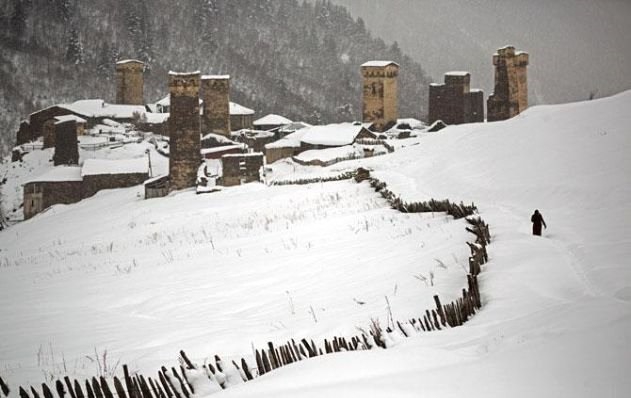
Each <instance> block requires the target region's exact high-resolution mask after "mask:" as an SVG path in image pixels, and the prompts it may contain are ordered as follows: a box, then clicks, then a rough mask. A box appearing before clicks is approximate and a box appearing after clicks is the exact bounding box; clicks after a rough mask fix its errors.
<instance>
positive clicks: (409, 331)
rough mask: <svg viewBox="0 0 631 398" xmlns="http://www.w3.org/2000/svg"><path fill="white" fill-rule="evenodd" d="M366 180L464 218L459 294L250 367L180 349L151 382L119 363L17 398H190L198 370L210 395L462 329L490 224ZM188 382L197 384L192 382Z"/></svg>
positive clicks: (476, 301)
mask: <svg viewBox="0 0 631 398" xmlns="http://www.w3.org/2000/svg"><path fill="white" fill-rule="evenodd" d="M352 174H359V173H352ZM351 176H352V175H351ZM368 179H369V180H370V184H371V186H372V187H373V188H375V191H376V192H379V193H380V194H381V195H382V196H383V197H384V198H386V199H387V200H388V202H389V203H390V205H391V206H392V208H394V209H397V210H399V211H402V212H406V213H409V212H425V211H432V212H433V211H441V212H447V213H448V214H451V215H452V216H453V217H454V218H462V217H466V221H467V223H468V224H469V226H468V227H467V228H466V229H467V231H469V232H471V233H472V234H473V235H474V236H475V242H473V243H471V242H467V245H468V246H469V248H470V250H471V256H470V257H469V273H468V275H467V280H466V287H465V288H463V289H462V294H461V295H460V297H459V298H458V299H456V300H453V301H451V302H450V303H447V304H442V303H441V300H440V298H439V296H438V295H436V296H434V304H435V308H432V309H426V310H425V311H424V312H421V314H420V315H419V316H418V317H416V318H413V319H408V320H404V321H394V320H391V322H390V324H389V325H388V326H387V327H386V328H385V329H384V328H382V327H381V326H380V324H379V322H378V321H377V320H372V322H371V324H370V325H369V327H367V328H363V329H362V328H359V329H358V331H359V333H357V334H356V335H354V336H350V337H349V336H347V337H340V336H333V337H332V338H328V339H324V340H323V341H320V342H318V343H316V342H315V341H314V340H313V339H309V340H307V339H305V338H303V339H301V340H300V341H296V340H294V339H291V340H289V341H287V342H285V343H283V344H280V345H275V344H274V343H272V342H268V343H267V346H266V347H259V348H255V349H254V352H253V354H254V362H255V363H254V362H253V363H252V365H254V366H251V365H250V364H249V363H248V362H247V361H246V359H245V358H240V361H235V360H232V361H231V362H230V363H228V364H226V363H225V362H224V361H223V360H222V359H221V358H220V357H219V356H218V355H215V356H214V364H212V363H204V364H203V365H200V364H195V363H193V362H192V361H191V360H190V359H189V357H188V356H187V355H186V353H185V352H184V351H180V355H179V362H180V365H179V366H178V367H171V368H170V369H168V368H167V367H166V366H162V367H161V368H160V369H159V370H158V372H157V376H156V377H154V378H152V377H145V376H144V375H142V374H140V373H138V372H135V373H133V374H132V373H130V372H129V369H128V367H127V365H123V376H122V379H119V378H118V377H117V376H114V377H112V378H110V379H109V380H108V379H107V378H105V377H102V376H101V377H99V378H96V377H93V378H92V379H89V380H84V381H83V382H80V381H79V380H76V379H75V380H71V379H70V378H69V377H68V376H65V377H64V378H63V380H61V379H59V380H57V381H56V382H55V384H54V386H49V385H48V384H46V383H42V385H41V388H40V389H37V388H35V387H33V386H29V387H28V388H27V387H23V386H20V387H19V388H18V394H19V396H20V398H55V396H54V394H53V391H55V392H56V393H57V396H58V398H115V397H118V398H192V397H193V396H194V395H195V391H196V389H197V388H198V387H199V386H198V385H196V383H199V378H198V377H195V378H193V377H191V376H193V373H192V372H196V374H197V375H199V372H203V374H204V375H205V378H207V380H208V382H209V383H211V385H212V387H213V388H215V391H219V390H221V389H225V388H228V387H230V386H232V385H235V384H239V383H243V382H247V381H250V380H253V379H254V378H256V377H259V376H262V375H264V374H266V373H269V372H271V371H273V370H275V369H278V368H280V367H283V366H286V365H289V364H292V363H294V362H299V361H302V360H305V359H309V358H313V357H317V356H321V355H327V354H332V353H337V352H341V351H357V350H371V349H375V348H377V347H378V348H383V349H386V348H388V344H387V341H388V340H389V339H386V338H385V336H386V334H392V333H397V334H398V335H399V336H402V337H411V336H412V335H414V334H419V333H424V332H433V331H437V330H442V329H445V328H453V327H458V326H461V325H463V324H464V323H465V322H467V321H468V320H469V319H470V318H471V317H472V316H473V315H474V314H475V313H476V312H477V311H478V310H480V309H481V308H482V301H481V298H480V288H479V284H478V275H479V274H480V272H481V267H482V265H484V264H485V263H486V262H487V261H488V254H487V249H486V247H487V245H489V244H490V243H491V236H490V233H489V226H488V225H487V224H486V223H485V222H484V221H483V220H482V219H481V218H480V217H473V215H474V214H475V212H476V208H475V206H474V205H463V204H462V203H461V204H455V203H452V202H449V201H447V200H445V201H434V200H432V201H429V202H415V203H404V202H402V201H401V200H400V198H399V196H397V195H395V194H394V193H392V192H390V191H388V190H387V189H386V184H385V183H383V182H381V181H378V180H376V179H374V178H368ZM317 182H320V181H317ZM279 185H282V184H279ZM190 380H197V382H191V381H190ZM206 387H208V386H206ZM211 390H212V388H211ZM0 391H1V392H2V394H3V395H4V396H5V397H9V394H10V392H11V389H10V388H9V386H8V385H7V384H6V383H5V381H4V380H3V379H2V377H0ZM205 391H208V388H205Z"/></svg>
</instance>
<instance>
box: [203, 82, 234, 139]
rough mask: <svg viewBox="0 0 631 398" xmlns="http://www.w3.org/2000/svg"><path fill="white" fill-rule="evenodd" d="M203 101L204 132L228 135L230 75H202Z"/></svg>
mask: <svg viewBox="0 0 631 398" xmlns="http://www.w3.org/2000/svg"><path fill="white" fill-rule="evenodd" d="M201 95H202V100H203V101H204V113H203V119H202V120H203V123H202V124H203V126H202V128H203V129H204V133H216V134H221V135H225V136H226V137H229V136H230V76H228V75H204V76H202V80H201Z"/></svg>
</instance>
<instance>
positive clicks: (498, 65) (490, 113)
mask: <svg viewBox="0 0 631 398" xmlns="http://www.w3.org/2000/svg"><path fill="white" fill-rule="evenodd" d="M493 65H494V66H495V90H494V92H493V94H491V95H490V96H489V99H488V101H487V120H488V121H489V122H493V121H496V120H506V119H510V118H512V117H513V116H516V115H518V114H520V113H521V112H523V111H524V110H526V108H528V78H527V74H526V67H527V66H528V53H526V52H523V51H517V52H516V51H515V47H512V46H507V47H504V48H500V49H499V50H497V53H495V54H493Z"/></svg>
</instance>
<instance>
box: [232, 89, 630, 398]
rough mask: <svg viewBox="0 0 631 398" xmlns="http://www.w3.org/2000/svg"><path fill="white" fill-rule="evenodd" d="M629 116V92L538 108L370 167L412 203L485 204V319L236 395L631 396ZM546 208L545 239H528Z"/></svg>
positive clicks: (453, 132) (300, 370) (441, 137)
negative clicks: (456, 200)
mask: <svg viewBox="0 0 631 398" xmlns="http://www.w3.org/2000/svg"><path fill="white" fill-rule="evenodd" d="M629 109H631V92H625V93H622V94H619V95H617V96H615V97H611V98H606V99H602V100H598V101H592V102H584V103H575V104H566V105H558V106H546V107H535V108H531V109H529V110H528V111H527V112H525V113H524V114H522V115H520V116H519V117H517V118H515V119H512V120H509V121H506V122H498V123H493V124H479V125H467V126H458V127H450V128H448V129H445V130H443V131H441V132H440V133H438V134H434V135H431V136H428V137H426V138H425V139H424V140H423V142H422V145H420V146H415V147H410V148H407V149H405V148H404V149H402V150H400V151H399V152H397V153H395V154H394V155H392V156H388V157H385V158H384V159H371V160H363V161H362V162H361V163H362V164H363V165H364V166H370V167H372V168H374V169H375V170H376V174H377V175H378V176H379V177H380V178H382V179H384V180H387V181H388V184H389V186H390V187H391V188H392V189H393V190H394V191H396V192H401V193H403V196H404V198H405V199H406V200H415V199H427V198H429V197H460V198H467V199H468V200H473V201H475V202H476V203H477V204H478V205H479V207H480V208H481V212H482V214H483V215H484V217H485V219H486V220H487V221H488V222H489V223H490V225H491V231H492V233H493V235H494V236H493V237H494V244H493V249H492V251H491V257H492V258H491V263H490V265H489V266H488V267H487V268H486V270H485V271H484V273H483V274H482V275H481V283H482V286H483V287H482V292H483V301H484V309H483V311H482V312H481V313H480V314H478V315H476V317H474V319H473V320H472V321H470V322H469V323H468V324H467V325H466V326H464V327H462V328H457V329H451V330H448V331H444V332H441V333H433V334H426V335H423V336H420V337H418V338H413V339H409V340H407V341H405V342H404V343H402V344H401V345H399V346H397V347H395V348H394V349H392V350H386V351H382V352H361V353H353V354H345V355H336V356H331V357H326V358H318V359H316V360H312V361H307V362H304V363H299V364H297V365H294V366H290V367H286V368H283V369H281V370H279V371H277V372H275V373H273V374H271V375H270V376H265V377H263V378H261V379H258V380H256V381H254V382H252V383H248V384H247V385H244V386H240V387H237V388H235V389H232V390H230V391H227V392H226V394H225V396H229V397H250V396H274V397H290V396H292V397H294V396H301V397H303V396H304V397H311V396H313V397H321V396H325V395H327V394H328V395H330V396H344V397H408V396H409V397H413V396H418V395H420V394H422V395H423V396H441V397H447V396H449V397H451V396H454V397H455V396H463V395H464V394H466V395H468V396H474V397H478V396H480V397H482V396H484V397H505V396H511V397H533V396H536V397H554V396H574V397H594V396H599V397H627V396H629V394H630V393H631V380H630V379H629V378H628V369H629V368H630V366H631V348H629V345H628V341H629V339H630V338H631V268H630V267H629V260H628V259H629V258H631V209H629V203H631V187H630V184H629V182H631V181H629V178H630V177H629V176H630V175H631V157H629V155H628V154H629V153H630V151H631V136H630V135H629V126H630V125H631V115H630V114H629V112H628V110H629ZM386 159H387V160H386ZM355 163H357V162H355ZM534 208H539V209H540V210H541V211H542V213H543V215H544V217H545V218H546V221H547V222H548V225H549V229H548V230H547V231H545V232H544V237H543V238H534V237H532V236H531V235H530V223H529V216H530V214H531V213H532V211H533V210H534Z"/></svg>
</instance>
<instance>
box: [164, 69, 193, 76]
mask: <svg viewBox="0 0 631 398" xmlns="http://www.w3.org/2000/svg"><path fill="white" fill-rule="evenodd" d="M200 73H201V72H200V71H198V70H195V71H193V72H174V71H172V70H170V71H169V76H189V75H199V74H200Z"/></svg>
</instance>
